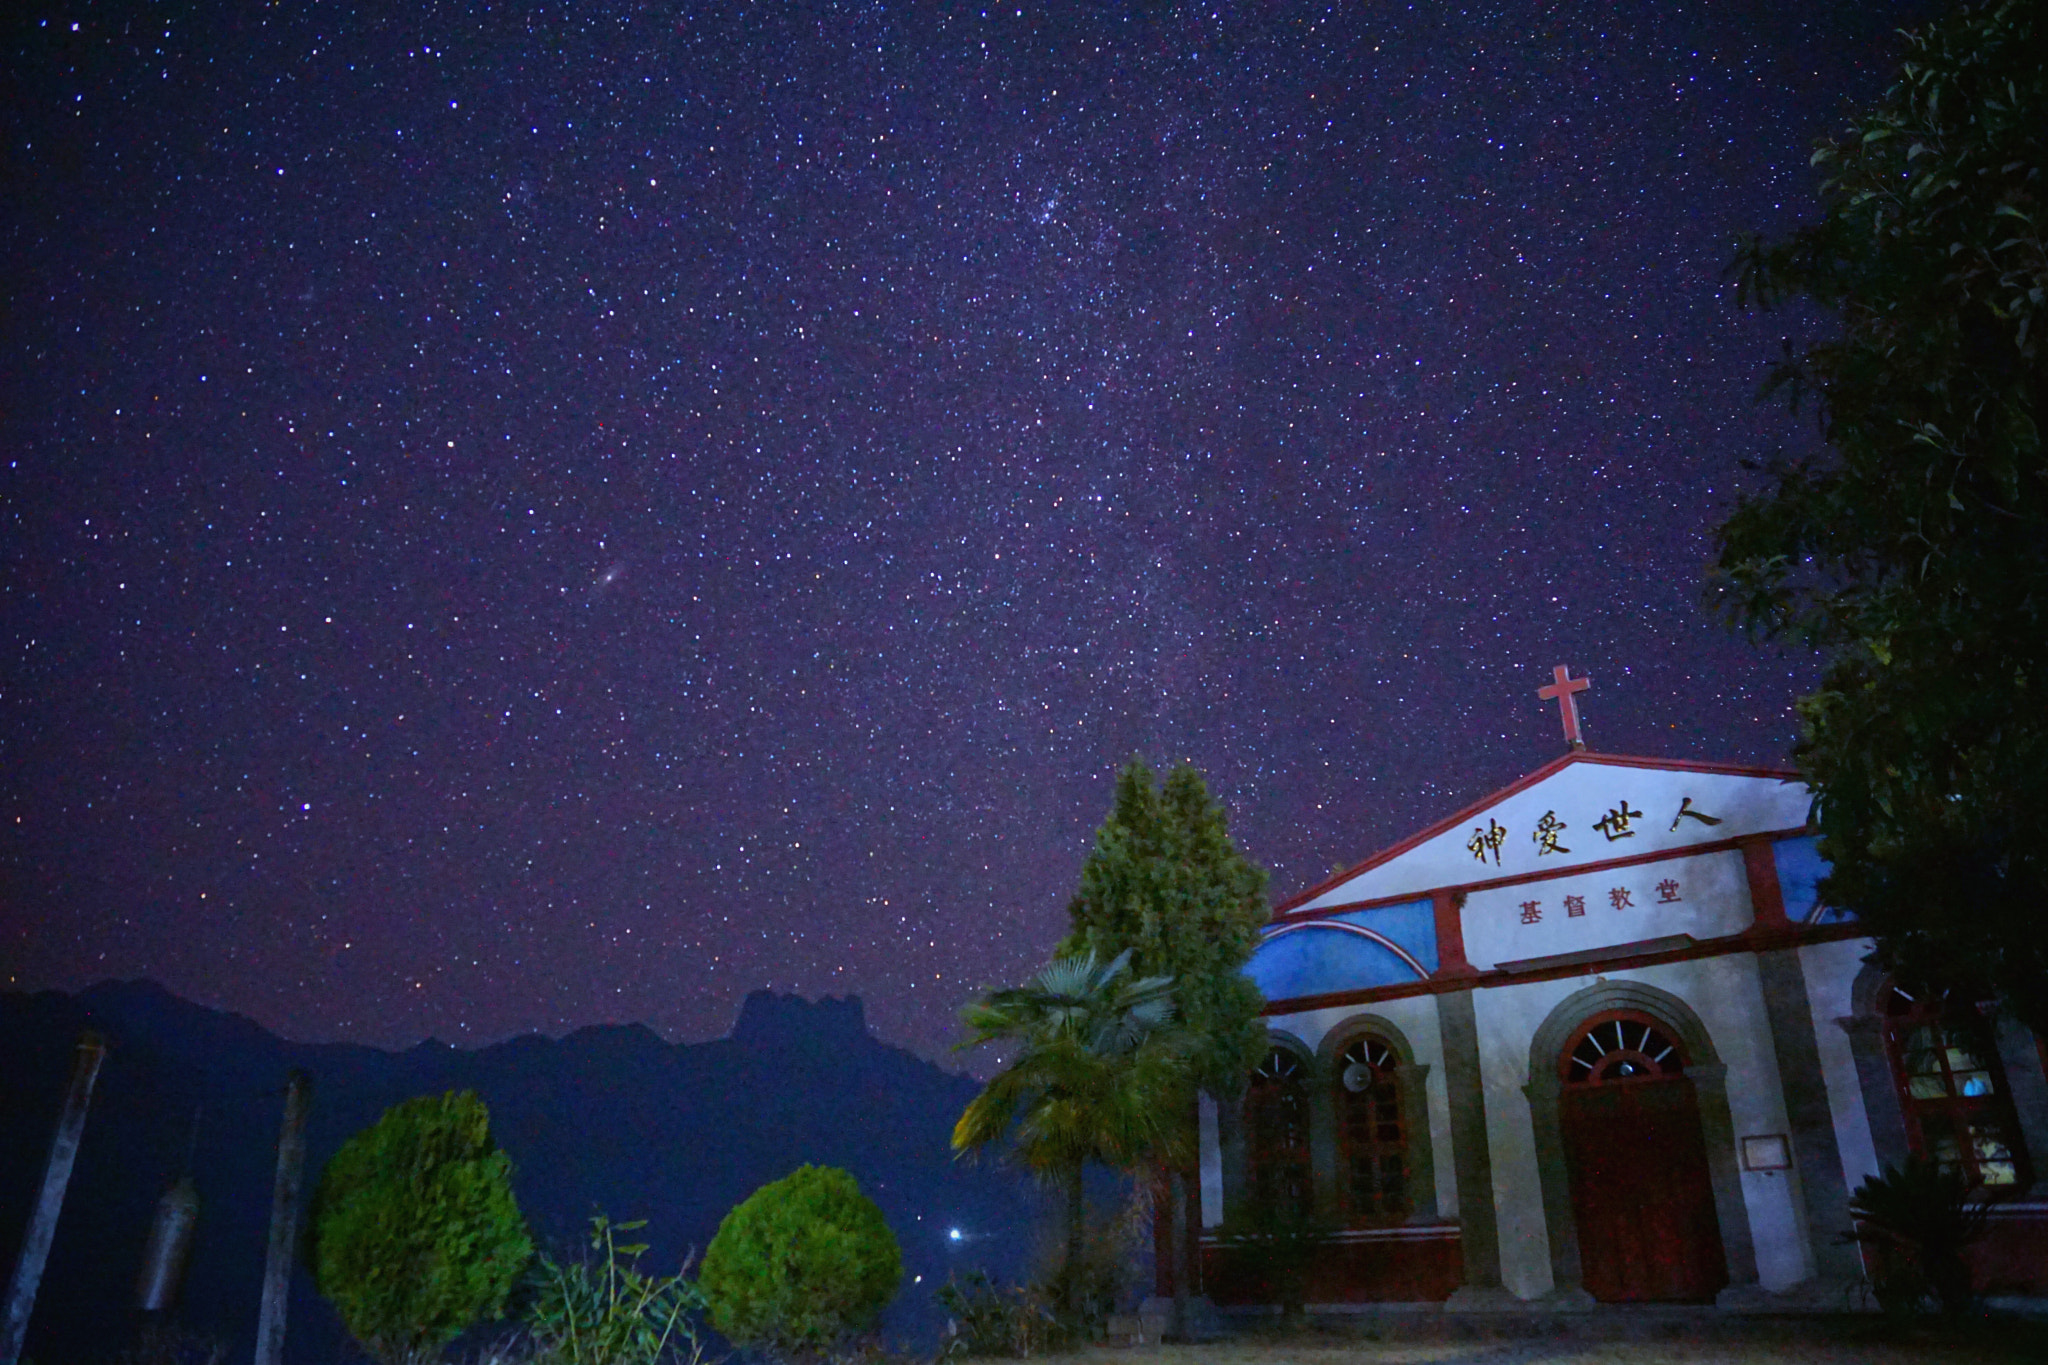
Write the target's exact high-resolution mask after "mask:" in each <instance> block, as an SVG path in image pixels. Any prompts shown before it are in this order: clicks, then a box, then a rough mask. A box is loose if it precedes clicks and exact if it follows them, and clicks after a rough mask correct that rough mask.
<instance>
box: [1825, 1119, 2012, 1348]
mask: <svg viewBox="0 0 2048 1365" xmlns="http://www.w3.org/2000/svg"><path fill="white" fill-rule="evenodd" d="M1976 1194H1977V1192H1976V1191H1975V1190H1974V1189H1972V1188H1971V1186H1970V1183H1969V1181H1968V1180H1966V1179H1964V1178H1963V1176H1962V1175H1961V1173H1959V1172H1957V1171H1953V1170H1945V1169H1943V1168H1942V1167H1940V1166H1937V1165H1935V1164H1934V1163H1933V1162H1931V1161H1925V1160H1922V1159H1921V1158H1919V1157H1909V1158H1907V1160H1906V1164H1905V1167H1904V1168H1903V1169H1901V1168H1900V1167H1897V1166H1887V1167H1885V1168H1884V1170H1883V1172H1882V1173H1881V1174H1878V1175H1871V1176H1865V1177H1864V1178H1863V1183H1862V1184H1861V1185H1858V1186H1857V1187H1856V1192H1855V1193H1854V1194H1852V1195H1850V1196H1849V1213H1850V1214H1851V1216H1853V1217H1854V1218H1855V1220H1856V1225H1855V1226H1854V1227H1853V1228H1852V1229H1851V1230H1850V1231H1849V1233H1848V1235H1847V1237H1846V1238H1845V1239H1844V1240H1846V1241H1851V1242H1861V1243H1863V1244H1864V1245H1865V1246H1866V1247H1870V1248H1871V1249H1872V1254H1871V1257H1870V1261H1871V1268H1870V1269H1871V1284H1870V1287H1871V1291H1872V1292H1873V1293H1874V1294H1875V1295H1876V1296H1877V1302H1878V1306H1879V1307H1881V1308H1883V1309H1884V1311H1885V1312H1887V1313H1889V1314H1892V1315H1893V1316H1910V1315H1912V1314H1914V1313H1917V1312H1918V1311H1920V1309H1921V1307H1922V1306H1923V1305H1924V1304H1925V1303H1926V1301H1927V1300H1928V1298H1929V1297H1932V1298H1933V1300H1934V1302H1935V1303H1936V1304H1937V1305H1938V1306H1939V1307H1940V1308H1941V1310H1942V1312H1944V1313H1947V1314H1949V1315H1950V1316H1956V1315H1959V1314H1961V1313H1963V1312H1964V1311H1966V1310H1967V1309H1968V1308H1969V1306H1970V1301H1971V1285H1970V1267H1969V1263H1968V1262H1967V1261H1965V1260H1964V1259H1963V1249H1964V1248H1965V1247H1967V1246H1969V1245H1970V1243H1972V1242H1974V1241H1976V1240H1977V1239H1978V1238H1979V1237H1981V1236H1983V1235H1984V1222H1985V1218H1986V1216H1987V1215H1988V1213H1989V1206H1988V1205H1986V1204H1985V1203H1983V1202H1982V1201H1981V1200H1979V1199H1978V1198H1977V1197H1976Z"/></svg>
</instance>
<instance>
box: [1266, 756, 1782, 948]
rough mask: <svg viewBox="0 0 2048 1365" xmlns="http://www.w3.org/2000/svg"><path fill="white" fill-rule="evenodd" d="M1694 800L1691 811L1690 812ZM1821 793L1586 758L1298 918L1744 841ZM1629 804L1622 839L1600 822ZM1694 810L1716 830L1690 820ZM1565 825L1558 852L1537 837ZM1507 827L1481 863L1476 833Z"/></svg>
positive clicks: (1324, 897) (1373, 870) (1367, 874)
mask: <svg viewBox="0 0 2048 1365" xmlns="http://www.w3.org/2000/svg"><path fill="white" fill-rule="evenodd" d="M1688 800H1689V801H1690V802H1691V805H1690V807H1688V806H1687V805H1686V803H1687V802H1688ZM1811 803H1812V795H1811V794H1810V793H1809V792H1808V791H1807V789H1806V788H1805V787H1804V786H1802V785H1801V784H1799V783H1797V782H1787V781H1784V780H1783V779H1781V778H1776V777H1759V776H1754V775H1746V774H1740V773H1723V772H1700V771H1695V770H1688V769H1680V768H1662V767H1657V766H1655V765H1645V764H1639V763H1634V762H1614V761H1611V760H1602V759H1600V758H1598V757H1597V756H1594V755H1582V756H1581V757H1580V758H1579V760H1578V761H1575V762H1572V763H1569V764H1567V765H1566V766H1565V767H1564V768H1562V769H1561V770H1559V771H1558V772H1555V773H1552V774H1551V775H1550V776H1549V777H1547V778H1545V779H1543V780H1542V781H1541V782H1538V783H1536V784H1535V785H1534V786H1531V787H1528V788H1525V789H1523V790H1522V791H1519V792H1515V793H1513V794H1511V795H1509V796H1506V797H1504V798H1502V799H1500V800H1499V801H1496V802H1492V803H1491V804H1487V805H1483V806H1481V807H1478V808H1475V809H1472V810H1468V811H1465V812H1464V813H1463V814H1462V815H1461V816H1460V817H1459V818H1457V819H1455V820H1453V821H1451V822H1448V824H1447V826H1446V827H1445V828H1444V829H1442V830H1441V831H1440V832H1438V833H1436V834H1434V835H1432V836H1430V837H1428V838H1425V839H1424V840H1422V842H1421V843H1419V844H1417V845H1416V846H1415V847H1413V848H1410V849H1406V850H1404V851H1402V852H1400V853H1397V854H1395V855H1393V856H1392V857H1391V858H1388V859H1387V860H1386V861H1384V862H1380V863H1378V864H1376V865H1374V864H1372V861H1371V860H1370V859H1369V860H1368V865H1367V866H1365V867H1364V868H1362V869H1361V870H1360V871H1359V872H1358V874H1357V875H1356V876H1351V877H1347V878H1345V879H1344V880H1342V881H1340V882H1338V883H1337V884H1336V885H1334V886H1331V887H1329V888H1327V889H1326V890H1324V891H1323V892H1322V894H1320V895H1318V896H1316V897H1314V898H1313V899H1311V900H1309V901H1306V902H1304V903H1303V904H1301V905H1299V906H1297V907H1295V910H1296V911H1297V912H1306V911H1311V910H1318V909H1324V908H1327V907H1329V906H1333V905H1349V904H1352V903H1353V902H1356V901H1363V900H1377V899H1380V898H1382V897H1389V896H1405V895H1417V894H1426V893H1427V892H1429V891H1430V890H1432V889H1434V888H1436V887H1440V886H1462V885H1466V884H1469V883H1472V882H1478V881H1485V880H1488V879H1490V878H1492V877H1513V876H1519V875H1524V874H1527V873H1534V872H1549V871H1552V870H1554V869H1556V868H1560V867H1572V866H1576V865H1578V864H1580V863H1588V862H1599V861H1605V860H1607V859H1610V858H1616V857H1622V856H1634V855H1636V854H1643V853H1659V852H1669V851H1672V850H1680V849H1685V848H1689V847H1691V846H1693V845H1695V844H1703V843H1710V842H1714V841H1717V840H1721V839H1732V838H1735V837H1737V836H1739V835H1744V834H1765V833H1776V832H1778V831H1780V830H1792V829H1799V828H1801V827H1802V826H1804V825H1805V824H1806V817H1807V811H1808V808H1809V806H1810V805H1811ZM1624 805H1626V806H1627V808H1628V809H1629V811H1631V812H1632V813H1633V814H1634V816H1635V818H1634V819H1632V820H1631V821H1630V823H1629V827H1628V830H1627V832H1626V833H1625V834H1620V835H1619V837H1613V836H1614V835H1615V834H1616V833H1617V831H1615V830H1614V828H1613V827H1612V826H1610V827H1609V830H1607V831H1602V830H1600V829H1598V828H1597V825H1598V823H1599V821H1600V820H1601V819H1602V818H1603V816H1605V815H1607V814H1608V813H1609V812H1613V811H1618V810H1620V809H1621V808H1622V807H1623V806H1624ZM1686 809H1690V810H1692V811H1694V812H1697V813H1699V814H1702V815H1708V816H1711V817H1712V818H1713V819H1714V821H1715V823H1714V824H1707V823H1705V822H1703V821H1699V820H1693V819H1688V818H1685V817H1683V816H1681V815H1679V811H1681V810H1686ZM1546 814H1548V815H1551V816H1553V817H1554V818H1555V819H1557V820H1559V821H1562V822H1563V824H1562V826H1561V833H1560V834H1559V837H1558V839H1557V846H1558V848H1559V849H1560V850H1568V851H1559V852H1547V851H1545V849H1544V846H1543V844H1542V843H1541V842H1540V840H1539V839H1538V838H1537V837H1536V827H1537V824H1538V822H1539V821H1540V820H1541V819H1542V818H1543V817H1544V816H1545V815H1546ZM1495 824H1498V825H1499V827H1500V828H1501V830H1502V831H1503V838H1502V840H1501V843H1500V846H1499V847H1498V848H1497V849H1495V850H1494V851H1493V852H1492V853H1491V854H1490V855H1489V856H1486V857H1484V858H1481V857H1479V856H1477V855H1475V854H1474V853H1473V851H1472V849H1471V847H1470V842H1471V839H1472V837H1473V835H1474V834H1475V833H1477V832H1480V831H1485V830H1490V829H1491V828H1492V827H1493V826H1494V825H1495Z"/></svg>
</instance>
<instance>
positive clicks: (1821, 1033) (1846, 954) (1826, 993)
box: [1799, 938, 1877, 1190]
mask: <svg viewBox="0 0 2048 1365" xmlns="http://www.w3.org/2000/svg"><path fill="white" fill-rule="evenodd" d="M1875 946H1876V945H1875V943H1874V942H1873V941H1872V940H1870V939H1867V938H1852V939H1843V940H1841V941H1840V942H1837V943H1815V944H1812V945H1810V946H1808V947H1805V948H1801V949H1800V950H1799V965H1800V967H1801V969H1803V971H1804V972H1805V974H1806V999H1807V1003H1808V1004H1809V1005H1811V1006H1812V1007H1813V1036H1814V1039H1815V1041H1816V1042H1818V1043H1819V1044H1820V1071H1821V1078H1822V1080H1823V1081H1825V1082H1826V1084H1827V1092H1828V1112H1829V1113H1830V1114H1832V1115H1833V1116H1834V1120H1835V1146H1836V1147H1837V1148H1839V1149H1840V1151H1841V1153H1842V1177H1843V1179H1845V1180H1847V1181H1848V1182H1849V1188H1850V1189H1852V1190H1853V1189H1855V1188H1856V1187H1857V1186H1858V1185H1860V1184H1862V1183H1863V1178H1864V1177H1865V1176H1869V1175H1875V1174H1876V1173H1877V1148H1876V1146H1875V1145H1873V1144H1872V1142H1871V1140H1870V1115H1869V1114H1868V1113H1867V1112H1866V1111H1865V1109H1864V1107H1863V1083H1862V1080H1861V1079H1860V1078H1859V1077H1858V1076H1857V1074H1856V1058H1855V1055H1854V1054H1853V1053H1852V1052H1851V1051H1850V1050H1849V1035H1848V1033H1847V1031H1845V1030H1844V1029H1843V1028H1842V1025H1841V1021H1842V1020H1844V1019H1847V1018H1848V1017H1849V1013H1850V1010H1851V1008H1852V1001H1851V1000H1850V995H1849V992H1850V988H1851V987H1852V986H1854V985H1855V983H1856V976H1857V974H1858V973H1859V972H1861V971H1862V970H1863V959H1864V958H1865V957H1866V956H1868V955H1869V953H1870V950H1871V949H1872V948H1873V947H1875Z"/></svg>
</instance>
